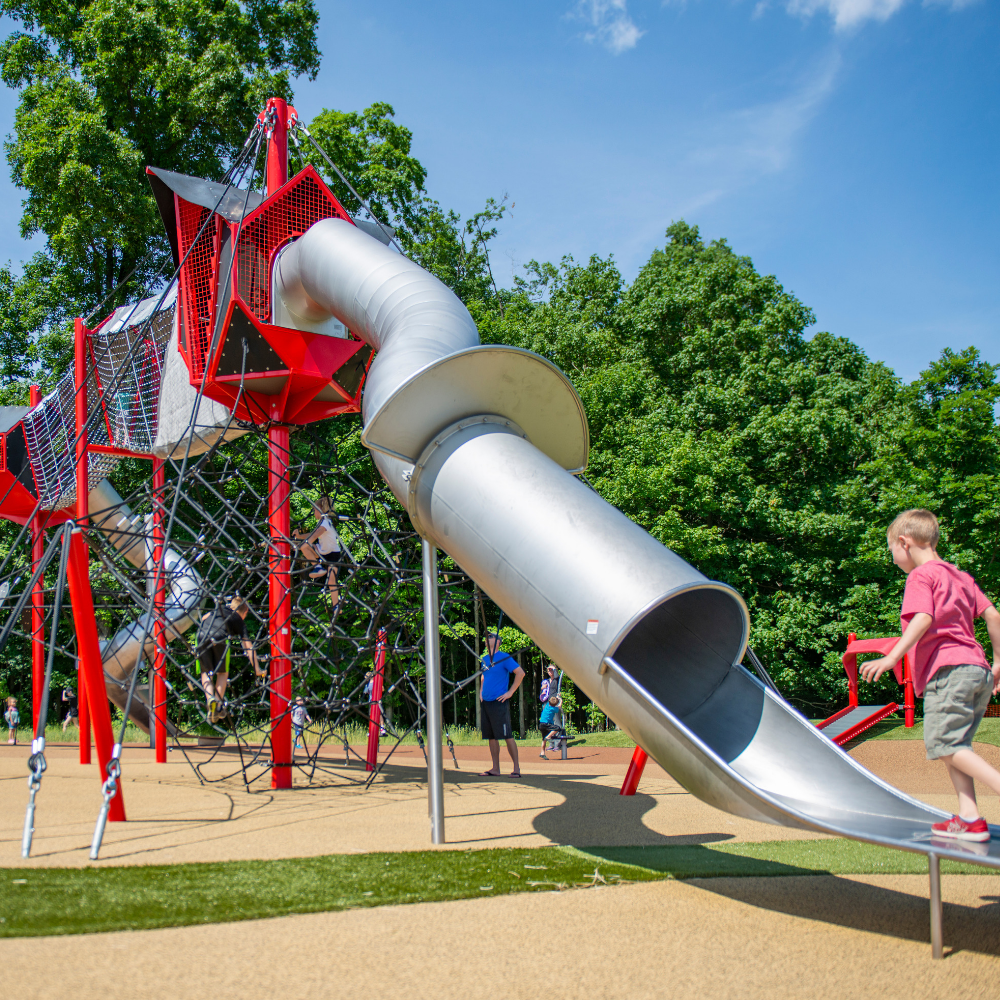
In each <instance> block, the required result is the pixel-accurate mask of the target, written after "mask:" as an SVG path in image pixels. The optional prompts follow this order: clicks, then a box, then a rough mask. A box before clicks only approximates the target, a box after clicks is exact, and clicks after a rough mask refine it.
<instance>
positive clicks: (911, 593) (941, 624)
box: [860, 510, 1000, 841]
mask: <svg viewBox="0 0 1000 1000" xmlns="http://www.w3.org/2000/svg"><path fill="white" fill-rule="evenodd" d="M887 537H888V542H889V551H890V552H891V553H892V561H893V562H894V563H895V564H896V565H897V566H898V567H899V568H900V569H901V570H902V571H903V572H904V573H905V574H906V589H905V591H904V592H903V610H902V612H901V613H900V616H899V617H900V622H901V623H902V626H903V629H904V631H903V635H902V638H900V640H899V642H897V643H896V645H895V646H894V647H893V649H892V652H891V653H889V655H888V656H883V657H882V658H881V659H878V660H869V661H868V662H867V663H865V664H864V665H863V666H862V667H861V671H860V672H861V676H862V677H864V679H865V680H866V681H876V680H878V678H879V677H881V676H882V674H884V673H885V672H886V671H887V670H891V669H892V668H893V667H894V666H895V665H896V664H897V663H899V661H900V660H901V659H902V658H903V656H904V654H906V653H908V652H909V651H910V650H911V649H913V648H914V647H916V649H914V654H913V687H914V690H915V691H916V693H917V694H918V695H923V698H924V746H925V747H926V748H927V759H928V760H939V759H940V760H943V761H944V763H945V765H946V766H947V768H948V775H949V777H950V778H951V783H952V784H953V785H954V786H955V791H956V792H957V793H958V815H957V816H953V817H952V818H951V819H950V820H947V821H945V822H943V823H935V824H934V825H933V826H932V827H931V829H932V830H933V832H934V836H936V837H952V838H954V839H957V840H976V841H987V840H989V839H990V830H989V827H988V826H987V825H986V820H984V819H983V818H982V816H980V815H979V806H978V805H977V804H976V787H975V784H974V780H973V779H978V780H979V781H981V782H983V784H985V785H988V786H989V787H990V788H992V789H993V791H995V792H996V793H997V794H998V795H1000V772H998V771H996V770H994V768H992V767H990V765H989V764H987V763H986V761H985V760H983V758H982V757H980V756H979V755H978V754H977V753H976V752H975V751H974V750H973V749H972V737H973V736H974V735H975V733H976V730H977V729H978V728H979V723H980V722H982V719H983V715H984V714H985V712H986V706H987V705H988V704H989V701H990V697H991V695H993V694H996V692H997V691H998V690H1000V614H998V613H997V610H996V608H994V607H993V605H992V604H991V603H990V602H989V601H988V600H987V599H986V597H985V595H984V594H983V592H982V591H981V590H980V589H979V587H977V586H976V581H975V580H973V579H972V577H971V576H969V574H968V573H963V572H962V571H961V570H960V569H958V568H957V567H956V566H953V565H952V564H951V563H949V562H945V561H944V560H943V559H942V558H941V557H940V556H939V555H938V554H937V543H938V522H937V518H936V517H935V516H934V515H933V514H932V513H931V512H930V511H929V510H905V511H903V513H902V514H900V515H899V517H897V518H896V520H895V521H893V522H892V524H890V525H889V530H888V532H887ZM974 618H985V619H986V628H987V630H988V631H989V636H990V642H991V643H992V644H993V669H992V670H991V669H990V667H989V665H988V664H987V662H986V655H985V654H984V653H983V649H982V646H980V645H979V643H978V642H976V636H975V632H974V631H973V626H972V621H973V619H974Z"/></svg>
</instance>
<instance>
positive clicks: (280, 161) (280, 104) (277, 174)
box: [267, 97, 288, 197]
mask: <svg viewBox="0 0 1000 1000" xmlns="http://www.w3.org/2000/svg"><path fill="white" fill-rule="evenodd" d="M272 109H273V110H274V117H273V118H272V119H271V129H272V132H271V136H270V138H269V139H268V143H267V194H268V196H269V197H270V196H271V195H272V194H274V192H275V191H277V190H278V188H280V187H281V185H282V184H284V183H285V181H287V180H288V104H287V103H286V102H285V101H284V100H283V99H282V98H280V97H272V98H270V99H269V100H268V102H267V110H268V111H269V112H270V111H271V110H272Z"/></svg>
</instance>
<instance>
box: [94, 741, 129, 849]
mask: <svg viewBox="0 0 1000 1000" xmlns="http://www.w3.org/2000/svg"><path fill="white" fill-rule="evenodd" d="M121 752H122V745H121V744H120V743H116V744H115V745H114V748H113V749H112V751H111V760H109V761H108V777H107V779H106V780H105V782H104V784H103V785H102V786H101V791H102V793H103V794H104V802H103V803H102V804H101V811H100V812H99V813H98V814H97V823H96V824H95V825H94V839H93V840H92V841H91V844H90V860H91V861H96V860H97V857H98V855H99V854H100V853H101V841H102V840H104V828H105V827H106V826H107V825H108V813H109V812H110V810H111V800H112V799H113V798H114V797H115V795H117V794H118V779H119V778H120V777H121V774H122V765H121V761H120V760H119V759H118V757H119V754H121Z"/></svg>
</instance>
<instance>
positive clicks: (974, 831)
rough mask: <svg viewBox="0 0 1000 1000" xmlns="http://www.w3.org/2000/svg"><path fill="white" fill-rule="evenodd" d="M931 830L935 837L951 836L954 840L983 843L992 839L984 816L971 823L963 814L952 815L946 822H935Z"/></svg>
mask: <svg viewBox="0 0 1000 1000" xmlns="http://www.w3.org/2000/svg"><path fill="white" fill-rule="evenodd" d="M931 832H932V833H933V834H934V836H935V837H950V838H951V839H952V840H977V841H979V842H980V843H983V842H985V841H987V840H989V839H990V828H989V827H988V826H987V825H986V820H984V819H983V817H982V816H980V817H979V819H977V820H974V821H973V822H971V823H968V822H966V820H964V819H962V817H961V816H952V818H951V819H949V820H947V821H946V822H944V823H935V824H934V825H933V826H932V827H931Z"/></svg>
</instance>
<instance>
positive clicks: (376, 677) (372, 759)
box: [365, 628, 385, 771]
mask: <svg viewBox="0 0 1000 1000" xmlns="http://www.w3.org/2000/svg"><path fill="white" fill-rule="evenodd" d="M384 687H385V629H384V628H380V629H379V630H378V643H377V644H376V646H375V671H374V673H373V674H372V693H371V704H370V705H369V706H368V754H367V757H366V764H365V770H366V771H374V770H375V768H376V767H377V766H378V737H379V733H380V732H381V730H382V690H383V688H384Z"/></svg>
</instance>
